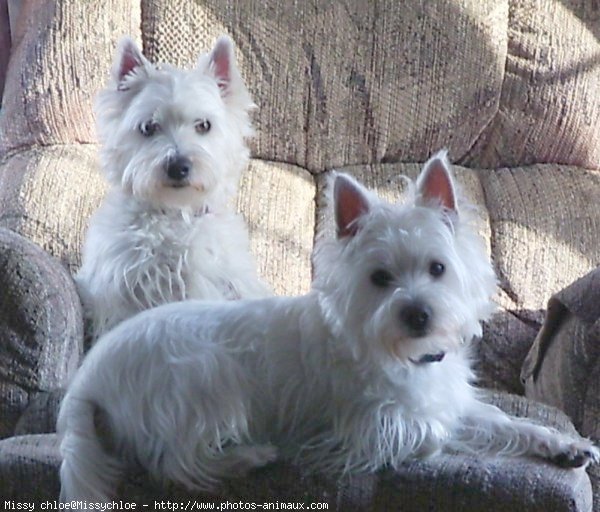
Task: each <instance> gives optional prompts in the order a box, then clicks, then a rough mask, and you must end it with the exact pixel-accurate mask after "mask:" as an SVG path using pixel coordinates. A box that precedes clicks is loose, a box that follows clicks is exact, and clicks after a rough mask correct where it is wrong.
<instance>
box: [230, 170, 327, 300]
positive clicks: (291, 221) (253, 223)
mask: <svg viewBox="0 0 600 512" xmlns="http://www.w3.org/2000/svg"><path fill="white" fill-rule="evenodd" d="M314 198H315V184H314V181H313V179H312V177H311V176H310V174H309V173H308V172H306V171H305V170H303V169H301V168H299V167H295V166H292V165H286V164H275V163H270V162H263V161H261V160H252V161H251V162H250V167H249V169H248V172H247V173H246V174H245V175H244V177H243V178H242V184H241V192H240V195H239V200H238V209H239V210H240V211H241V212H242V214H243V215H244V217H245V218H246V222H247V223H248V228H249V230H250V243H251V250H252V253H253V255H254V257H255V258H256V260H257V263H258V267H259V273H260V274H261V275H262V277H263V278H264V279H265V280H266V281H267V282H268V283H270V284H271V285H272V286H273V288H274V291H275V293H277V294H280V295H299V294H302V293H306V292H307V291H308V289H309V287H310V281H311V269H310V253H311V251H312V245H313V224H314V219H315V199H314Z"/></svg>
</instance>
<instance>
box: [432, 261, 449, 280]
mask: <svg viewBox="0 0 600 512" xmlns="http://www.w3.org/2000/svg"><path fill="white" fill-rule="evenodd" d="M445 271H446V267H445V266H444V264H443V263H440V262H439V261H432V262H431V263H430V264H429V273H430V274H431V275H432V276H433V277H440V276H441V275H442V274H443V273H444V272H445Z"/></svg>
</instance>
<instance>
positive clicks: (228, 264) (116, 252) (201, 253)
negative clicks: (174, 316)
mask: <svg viewBox="0 0 600 512" xmlns="http://www.w3.org/2000/svg"><path fill="white" fill-rule="evenodd" d="M83 261H84V265H83V266H82V268H81V270H80V271H79V273H78V275H77V283H78V286H79V290H80V292H81V296H82V299H83V302H84V305H85V306H90V307H89V308H86V309H88V311H89V312H90V314H91V315H92V316H95V317H96V318H93V319H92V321H93V322H94V324H95V325H97V326H98V327H99V328H100V330H101V331H103V330H105V328H110V327H111V326H112V325H114V324H115V323H118V321H119V320H120V319H124V318H127V317H129V316H131V315H132V314H134V313H136V312H138V311H142V310H144V309H147V308H150V307H154V306H158V305H160V304H164V303H167V302H173V301H179V300H187V299H191V298H195V299H209V300H212V299H214V300H222V299H237V298H239V297H240V296H251V295H253V294H254V295H260V294H261V293H266V292H265V290H266V289H265V288H264V287H263V285H261V283H260V282H259V281H258V279H254V280H250V279H249V278H248V277H247V276H249V275H250V276H252V275H255V271H254V268H253V261H252V260H251V258H250V256H249V255H248V238H247V234H246V231H245V228H244V224H243V221H242V219H241V218H240V217H239V216H238V215H236V214H233V213H229V212H224V213H212V212H210V211H208V212H205V211H201V212H181V211H177V210H162V211H161V210H157V209H150V208H148V205H146V204H141V203H139V202H138V201H136V200H132V199H131V198H127V199H125V198H124V197H123V195H122V193H121V192H117V191H115V192H114V193H113V194H112V195H110V196H108V197H107V199H106V200H105V202H104V204H103V205H102V206H101V208H100V209H99V210H98V212H97V213H96V215H95V216H94V218H93V219H92V221H91V223H90V228H89V231H88V237H87V240H86V244H85V247H84V258H83ZM92 298H93V299H92ZM92 301H93V302H94V306H93V307H92V306H91V302H92ZM102 317H103V318H102Z"/></svg>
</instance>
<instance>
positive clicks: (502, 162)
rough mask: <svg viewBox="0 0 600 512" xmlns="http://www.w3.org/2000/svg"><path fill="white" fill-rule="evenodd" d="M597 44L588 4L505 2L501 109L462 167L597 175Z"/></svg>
mask: <svg viewBox="0 0 600 512" xmlns="http://www.w3.org/2000/svg"><path fill="white" fill-rule="evenodd" d="M599 38H600V18H599V17H598V6H597V4H595V3H594V2H581V1H578V0H561V1H560V2H558V1H556V0H510V10H509V19H508V53H507V56H506V71H505V73H504V82H503V85H502V96H501V99H500V105H499V110H498V113H497V115H496V116H495V117H494V120H493V121H492V122H491V123H490V124H489V126H488V127H487V128H486V130H485V131H484V132H483V134H482V136H481V137H480V139H479V140H478V142H477V144H476V146H475V147H474V148H473V150H472V151H471V152H470V153H469V158H468V159H467V160H466V161H468V162H469V163H471V164H475V165H479V166H482V167H499V166H515V165H527V164H532V163H537V162H555V163H562V164H568V165H577V166H581V167H586V168H589V169H600V130H598V126H599V125H600V102H599V101H598V90H600V66H599V65H598V55H600V42H599Z"/></svg>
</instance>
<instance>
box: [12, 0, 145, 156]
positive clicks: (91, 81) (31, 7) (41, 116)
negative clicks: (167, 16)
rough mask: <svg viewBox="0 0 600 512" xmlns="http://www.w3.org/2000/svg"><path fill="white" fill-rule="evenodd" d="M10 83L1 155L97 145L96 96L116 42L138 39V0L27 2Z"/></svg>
mask: <svg viewBox="0 0 600 512" xmlns="http://www.w3.org/2000/svg"><path fill="white" fill-rule="evenodd" d="M21 4H22V5H21V9H20V13H19V18H18V20H16V21H17V23H16V24H15V26H16V30H15V33H14V34H12V37H13V41H14V45H13V49H12V54H11V59H10V63H9V67H8V73H7V77H6V84H5V89H4V98H3V103H2V114H3V115H2V116H0V153H2V152H3V151H6V150H11V149H17V148H22V147H23V146H30V145H32V144H43V145H48V144H69V143H74V142H93V141H94V140H95V129H94V124H93V116H92V98H93V95H94V94H95V93H96V90H97V89H98V88H99V87H100V86H102V85H104V83H105V81H106V80H107V79H108V76H109V69H110V63H111V60H112V54H113V52H114V46H115V44H116V41H117V39H118V38H119V37H120V36H121V35H123V34H131V35H133V36H137V35H138V33H139V26H140V5H139V2H130V1H129V0H106V1H102V2H83V3H82V2H43V3H40V2H38V1H36V0H28V1H23V2H21Z"/></svg>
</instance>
